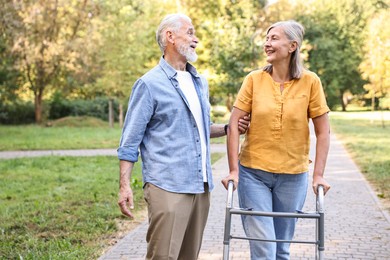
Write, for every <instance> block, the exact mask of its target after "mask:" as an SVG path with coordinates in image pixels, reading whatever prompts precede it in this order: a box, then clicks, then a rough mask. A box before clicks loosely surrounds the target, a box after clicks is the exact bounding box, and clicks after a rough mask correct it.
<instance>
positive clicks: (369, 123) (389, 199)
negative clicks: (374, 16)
mask: <svg viewBox="0 0 390 260" xmlns="http://www.w3.org/2000/svg"><path fill="white" fill-rule="evenodd" d="M330 118H331V127H332V130H333V132H335V133H336V136H338V137H339V138H340V139H341V141H342V142H343V144H344V145H345V147H346V149H347V150H348V152H349V153H350V154H351V156H352V158H353V159H354V161H355V163H356V164H357V165H358V166H359V168H360V170H361V171H362V173H363V174H364V175H365V177H366V179H367V180H368V181H369V182H371V183H372V184H373V186H374V187H375V189H376V193H377V195H378V197H379V198H382V199H383V200H384V202H385V203H386V204H388V205H390V204H389V203H390V111H386V112H383V113H382V112H331V115H330ZM389 210H390V209H389Z"/></svg>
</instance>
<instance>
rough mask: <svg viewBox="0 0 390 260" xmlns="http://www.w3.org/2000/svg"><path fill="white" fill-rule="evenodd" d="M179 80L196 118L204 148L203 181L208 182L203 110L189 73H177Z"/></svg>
mask: <svg viewBox="0 0 390 260" xmlns="http://www.w3.org/2000/svg"><path fill="white" fill-rule="evenodd" d="M177 80H178V81H179V86H180V89H181V91H182V92H183V93H184V96H185V97H186V99H187V101H188V104H189V105H190V110H191V113H192V115H193V116H194V118H195V121H196V125H197V126H198V131H199V135H200V143H201V147H202V173H203V181H204V182H207V175H206V134H205V129H204V123H203V117H202V108H201V106H200V102H199V98H198V95H197V94H196V89H195V85H194V82H193V81H192V76H191V74H190V73H189V72H187V71H179V70H178V71H177Z"/></svg>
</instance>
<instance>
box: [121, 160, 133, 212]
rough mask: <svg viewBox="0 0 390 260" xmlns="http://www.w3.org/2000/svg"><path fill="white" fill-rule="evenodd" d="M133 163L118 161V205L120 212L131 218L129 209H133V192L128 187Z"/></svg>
mask: <svg viewBox="0 0 390 260" xmlns="http://www.w3.org/2000/svg"><path fill="white" fill-rule="evenodd" d="M133 166H134V163H132V162H129V161H124V160H120V161H119V200H118V205H119V207H120V209H121V212H122V213H123V214H124V215H126V216H128V217H129V218H133V217H134V216H133V214H132V213H131V211H130V210H131V209H134V201H133V191H132V189H131V187H130V178H131V173H132V172H133Z"/></svg>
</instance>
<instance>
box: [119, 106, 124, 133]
mask: <svg viewBox="0 0 390 260" xmlns="http://www.w3.org/2000/svg"><path fill="white" fill-rule="evenodd" d="M119 127H120V128H122V127H123V105H122V103H119Z"/></svg>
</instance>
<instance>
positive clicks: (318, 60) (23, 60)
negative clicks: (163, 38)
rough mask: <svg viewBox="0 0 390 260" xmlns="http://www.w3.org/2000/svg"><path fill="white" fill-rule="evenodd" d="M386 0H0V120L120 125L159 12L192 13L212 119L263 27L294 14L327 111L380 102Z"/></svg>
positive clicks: (386, 45)
mask: <svg viewBox="0 0 390 260" xmlns="http://www.w3.org/2000/svg"><path fill="white" fill-rule="evenodd" d="M389 6H390V3H389V0H290V1H288V0H279V1H266V0H202V1H197V0H146V1H145V0H82V1H81V0H80V1H75V0H40V1H28V0H25V1H17V0H2V1H1V4H0V19H1V20H0V50H1V51H0V60H1V62H0V124H26V123H38V124H43V123H46V124H49V125H50V121H51V120H55V119H59V118H63V117H66V116H93V117H97V118H101V119H103V120H108V121H109V122H110V124H111V125H112V124H113V123H114V122H119V123H120V124H121V123H122V120H123V114H124V112H125V111H126V105H127V101H128V97H129V95H130V93H131V88H132V85H133V84H134V82H135V80H136V79H137V78H138V77H140V76H141V75H142V74H143V73H145V72H146V71H147V70H149V69H150V68H152V67H153V66H155V65H156V64H157V62H158V60H159V58H160V56H161V53H160V51H159V48H158V45H157V43H156V41H155V31H156V29H157V26H158V24H159V22H160V21H161V19H162V18H163V17H164V16H165V15H166V14H168V13H172V12H182V13H185V14H187V15H188V16H190V17H191V18H192V20H193V24H194V26H195V29H196V30H197V32H196V34H197V36H198V38H199V39H200V44H199V45H198V48H197V53H198V54H199V59H198V61H197V62H196V63H195V64H194V65H195V66H196V67H197V68H198V70H199V71H200V72H201V73H202V74H204V75H205V76H206V77H207V78H208V80H209V84H210V102H211V104H212V105H213V116H214V120H217V121H218V117H223V116H225V115H226V113H227V112H229V109H230V107H231V104H232V102H233V100H234V97H235V95H236V93H237V92H238V89H239V88H240V86H241V83H242V80H243V77H244V76H245V75H246V74H247V73H248V72H250V71H251V70H254V69H257V68H259V67H261V66H263V65H265V64H266V63H265V61H264V55H263V51H262V44H263V41H264V38H265V30H266V29H267V28H268V26H270V25H271V24H272V23H274V22H276V21H279V20H288V19H294V20H297V21H299V22H301V23H302V24H303V25H304V27H305V29H306V35H305V42H304V45H303V53H304V59H305V65H306V67H307V68H309V69H310V70H312V71H314V72H316V73H317V74H318V75H319V76H320V77H321V80H322V83H323V86H324V89H325V92H326V96H327V100H328V103H329V106H330V107H331V109H332V110H340V111H346V110H359V109H363V110H380V109H382V110H383V109H389V107H390V95H389V90H390V69H389V68H390V37H389V35H390V27H389V26H386V21H389V20H390V12H389Z"/></svg>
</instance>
